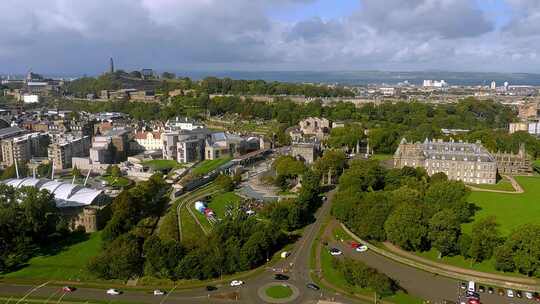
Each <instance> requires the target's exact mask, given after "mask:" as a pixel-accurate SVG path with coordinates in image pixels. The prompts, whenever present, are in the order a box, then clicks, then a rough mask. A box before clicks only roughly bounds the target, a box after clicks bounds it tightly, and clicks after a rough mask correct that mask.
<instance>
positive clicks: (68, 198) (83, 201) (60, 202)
mask: <svg viewBox="0 0 540 304" xmlns="http://www.w3.org/2000/svg"><path fill="white" fill-rule="evenodd" d="M2 183H4V184H6V185H8V186H12V187H14V188H17V189H18V188H22V187H35V188H38V189H39V190H47V191H49V192H50V193H52V194H53V195H54V199H55V201H56V206H57V207H58V208H60V210H61V212H62V213H63V214H64V215H65V216H66V217H68V218H69V219H70V223H71V228H72V229H76V228H78V227H79V226H82V227H84V228H85V230H86V232H94V231H97V230H98V228H99V226H100V218H99V217H100V211H101V210H102V209H103V208H104V207H105V206H106V205H107V204H108V203H109V202H110V198H109V197H108V196H107V195H106V194H105V193H103V191H102V190H96V189H91V188H86V187H83V186H80V185H76V184H71V183H67V182H62V181H57V180H50V179H38V178H31V177H28V178H19V179H8V180H5V181H2Z"/></svg>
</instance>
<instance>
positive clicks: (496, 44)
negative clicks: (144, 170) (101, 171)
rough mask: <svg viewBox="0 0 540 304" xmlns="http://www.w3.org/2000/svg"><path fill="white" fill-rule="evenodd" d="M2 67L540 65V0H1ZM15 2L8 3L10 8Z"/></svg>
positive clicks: (500, 68)
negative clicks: (110, 63)
mask: <svg viewBox="0 0 540 304" xmlns="http://www.w3.org/2000/svg"><path fill="white" fill-rule="evenodd" d="M0 11H1V12H4V13H3V14H2V18H0V74H8V73H25V72H26V71H28V70H29V69H32V70H33V71H35V72H41V73H48V74H97V73H101V72H103V71H105V70H106V69H107V67H108V62H109V57H113V58H114V60H115V65H116V66H117V67H119V68H122V69H125V70H134V69H141V68H153V69H155V70H158V71H174V72H181V71H223V70H237V71H294V70H302V71H355V70H383V71H425V70H443V71H478V72H528V73H535V72H540V71H539V70H540V69H539V68H540V0H92V1H88V0H48V1H42V0H25V1H20V0H2V1H0ZM6 12H7V13H6Z"/></svg>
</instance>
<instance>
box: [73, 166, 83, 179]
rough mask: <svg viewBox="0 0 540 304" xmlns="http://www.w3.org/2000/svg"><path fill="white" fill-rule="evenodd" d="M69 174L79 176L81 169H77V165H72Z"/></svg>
mask: <svg viewBox="0 0 540 304" xmlns="http://www.w3.org/2000/svg"><path fill="white" fill-rule="evenodd" d="M71 176H73V177H75V178H80V177H81V176H82V174H81V170H79V168H77V166H74V167H73V169H72V170H71Z"/></svg>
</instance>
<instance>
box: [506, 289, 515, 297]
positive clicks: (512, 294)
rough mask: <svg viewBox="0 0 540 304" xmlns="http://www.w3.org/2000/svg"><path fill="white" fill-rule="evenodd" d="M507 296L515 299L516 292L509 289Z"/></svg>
mask: <svg viewBox="0 0 540 304" xmlns="http://www.w3.org/2000/svg"><path fill="white" fill-rule="evenodd" d="M506 296H507V297H509V298H513V297H514V291H513V290H512V289H508V290H507V291H506Z"/></svg>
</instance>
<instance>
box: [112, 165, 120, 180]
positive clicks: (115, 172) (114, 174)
mask: <svg viewBox="0 0 540 304" xmlns="http://www.w3.org/2000/svg"><path fill="white" fill-rule="evenodd" d="M111 176H112V177H120V176H122V170H120V167H118V166H117V165H114V166H111Z"/></svg>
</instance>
